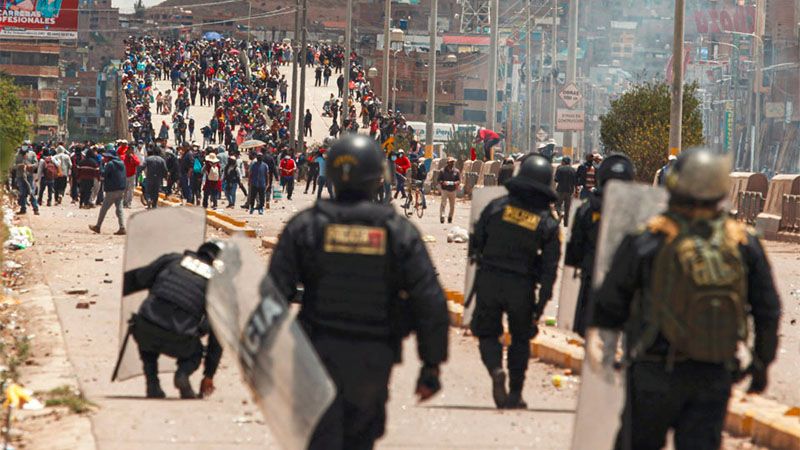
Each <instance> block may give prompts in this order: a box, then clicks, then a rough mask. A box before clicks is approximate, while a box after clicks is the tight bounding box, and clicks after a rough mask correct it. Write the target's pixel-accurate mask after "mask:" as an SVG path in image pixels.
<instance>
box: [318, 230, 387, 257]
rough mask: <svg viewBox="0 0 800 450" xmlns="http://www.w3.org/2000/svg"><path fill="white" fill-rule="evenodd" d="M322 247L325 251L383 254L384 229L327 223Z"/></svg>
mask: <svg viewBox="0 0 800 450" xmlns="http://www.w3.org/2000/svg"><path fill="white" fill-rule="evenodd" d="M323 249H324V250H325V252H327V253H347V254H354V255H369V256H379V255H385V254H386V229H385V228H380V227H368V226H364V225H341V224H333V225H328V226H326V227H325V242H324V245H323Z"/></svg>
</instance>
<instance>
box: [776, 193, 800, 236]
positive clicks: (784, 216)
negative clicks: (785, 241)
mask: <svg viewBox="0 0 800 450" xmlns="http://www.w3.org/2000/svg"><path fill="white" fill-rule="evenodd" d="M779 230H780V231H787V232H790V233H797V232H800V195H790V194H784V195H783V201H782V203H781V222H780V227H779Z"/></svg>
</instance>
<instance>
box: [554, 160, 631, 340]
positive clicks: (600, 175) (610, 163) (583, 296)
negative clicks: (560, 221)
mask: <svg viewBox="0 0 800 450" xmlns="http://www.w3.org/2000/svg"><path fill="white" fill-rule="evenodd" d="M634 176H635V168H634V166H633V163H632V162H631V160H630V159H629V158H628V157H627V156H625V155H623V154H621V153H616V154H613V155H609V156H608V157H607V158H606V159H604V160H603V162H602V163H600V167H598V168H597V187H596V188H595V189H592V191H591V192H589V193H588V197H586V199H585V200H584V201H583V203H582V204H581V206H580V207H579V208H578V210H577V211H576V212H575V221H574V223H573V224H572V233H571V234H570V237H569V242H568V243H567V250H566V254H565V255H564V264H565V265H567V266H573V267H577V268H579V269H580V270H581V288H580V290H579V291H578V303H577V306H576V308H575V320H574V321H573V322H572V323H573V325H572V331H574V332H576V333H578V334H579V335H581V336H584V335H585V333H586V311H587V307H588V305H589V294H590V292H591V290H592V271H593V269H594V254H595V250H596V249H597V235H598V233H599V232H600V215H601V207H602V206H603V187H604V186H605V184H606V183H608V182H609V180H622V181H632V180H633V178H634Z"/></svg>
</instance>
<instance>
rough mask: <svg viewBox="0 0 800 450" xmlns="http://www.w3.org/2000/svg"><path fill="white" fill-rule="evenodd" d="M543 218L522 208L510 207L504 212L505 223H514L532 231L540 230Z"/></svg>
mask: <svg viewBox="0 0 800 450" xmlns="http://www.w3.org/2000/svg"><path fill="white" fill-rule="evenodd" d="M541 220H542V217H541V216H539V215H538V214H536V213H532V212H530V211H525V210H524V209H522V208H517V207H515V206H511V205H508V206H506V208H505V209H504V210H503V221H504V222H508V223H513V224H514V225H517V226H520V227H522V228H526V229H528V230H531V231H536V229H537V228H539V222H540V221H541Z"/></svg>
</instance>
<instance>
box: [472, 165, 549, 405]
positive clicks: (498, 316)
mask: <svg viewBox="0 0 800 450" xmlns="http://www.w3.org/2000/svg"><path fill="white" fill-rule="evenodd" d="M552 177H553V169H552V168H551V167H550V162H549V161H548V160H547V159H546V158H544V157H543V156H540V155H530V156H528V157H526V159H524V160H523V162H522V164H521V166H520V170H519V174H518V175H517V176H515V177H513V178H511V179H510V180H508V181H507V182H506V185H505V186H506V188H507V189H508V191H509V193H508V195H506V196H503V197H500V198H498V199H495V200H494V201H492V202H490V203H489V204H488V205H487V206H486V208H484V210H483V212H481V215H480V218H479V219H478V222H477V223H476V224H475V228H474V234H473V235H472V236H471V237H470V247H469V257H470V258H473V259H474V260H475V261H476V262H477V265H478V267H477V273H476V278H475V287H474V290H475V295H476V305H475V312H474V314H473V317H472V322H471V329H472V332H473V333H474V334H475V336H477V337H478V338H479V349H480V353H481V360H482V361H483V364H484V365H485V366H486V368H487V369H488V370H489V374H490V376H491V378H492V396H493V398H494V402H495V405H496V406H497V407H498V408H526V407H527V405H526V404H525V402H524V401H523V400H522V387H523V385H524V383H525V371H526V370H527V369H528V359H529V358H530V345H529V340H530V339H531V338H533V337H534V336H535V335H536V334H537V332H538V328H537V326H536V322H537V321H538V319H539V317H540V316H541V314H542V312H543V311H544V307H545V305H546V304H547V301H548V300H550V297H551V296H552V293H553V282H554V281H555V279H556V269H557V266H558V259H559V255H560V252H561V249H560V232H559V228H558V219H557V218H556V217H555V216H554V215H553V213H552V210H551V208H550V204H551V203H552V202H553V201H555V199H556V194H555V192H553V190H552V189H551V188H550V181H551V179H552ZM537 284H538V285H539V301H538V302H537V301H536V287H537ZM504 312H505V313H506V314H507V315H508V327H509V331H510V333H511V345H510V346H509V348H508V372H509V388H510V389H509V391H508V392H507V391H506V386H505V381H506V374H505V372H504V371H503V365H502V360H503V347H502V345H501V343H500V341H499V338H500V335H501V334H502V333H503V323H502V315H503V313H504Z"/></svg>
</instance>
